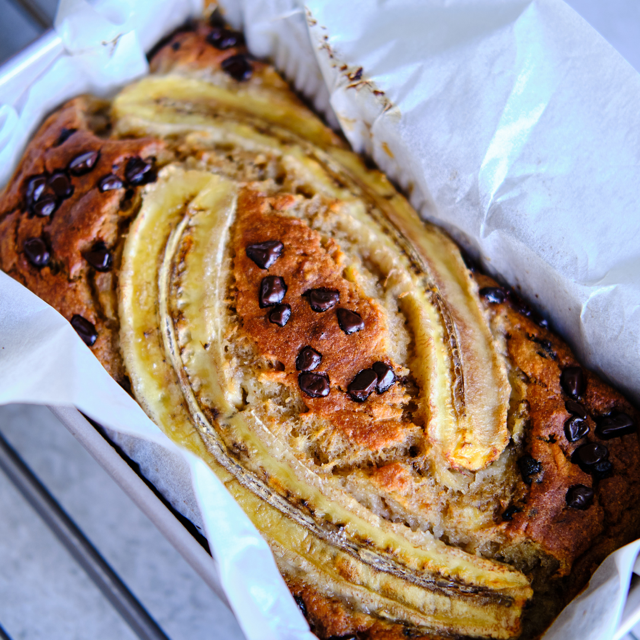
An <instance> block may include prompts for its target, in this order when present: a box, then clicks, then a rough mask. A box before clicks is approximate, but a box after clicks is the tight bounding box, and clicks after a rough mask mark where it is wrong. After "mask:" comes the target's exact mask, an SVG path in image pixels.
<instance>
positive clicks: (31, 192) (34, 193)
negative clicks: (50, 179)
mask: <svg viewBox="0 0 640 640" xmlns="http://www.w3.org/2000/svg"><path fill="white" fill-rule="evenodd" d="M46 186H47V176H46V175H39V176H34V177H33V178H30V179H29V181H28V182H27V189H26V198H27V206H28V207H29V208H32V207H33V205H34V203H36V202H37V201H38V200H39V199H40V196H41V195H42V192H43V191H44V189H45V187H46Z"/></svg>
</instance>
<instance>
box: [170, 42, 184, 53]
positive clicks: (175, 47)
mask: <svg viewBox="0 0 640 640" xmlns="http://www.w3.org/2000/svg"><path fill="white" fill-rule="evenodd" d="M181 46H182V45H181V44H180V43H179V42H174V43H172V45H171V48H172V49H173V50H174V51H178V50H179V49H180V47H181Z"/></svg>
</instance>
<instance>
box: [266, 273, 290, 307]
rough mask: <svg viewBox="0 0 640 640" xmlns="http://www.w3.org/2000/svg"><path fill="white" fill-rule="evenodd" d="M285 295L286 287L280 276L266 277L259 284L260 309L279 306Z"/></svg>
mask: <svg viewBox="0 0 640 640" xmlns="http://www.w3.org/2000/svg"><path fill="white" fill-rule="evenodd" d="M285 293H287V285H286V284H285V283H284V279H283V278H281V277H280V276H267V277H266V278H262V282H261V283H260V308H261V309H264V308H265V307H273V306H274V305H276V304H280V303H281V302H282V300H283V298H284V295H285Z"/></svg>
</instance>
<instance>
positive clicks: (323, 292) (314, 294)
mask: <svg viewBox="0 0 640 640" xmlns="http://www.w3.org/2000/svg"><path fill="white" fill-rule="evenodd" d="M302 295H304V296H306V297H307V299H308V300H309V304H310V305H311V308H312V309H313V310H314V311H317V312H318V313H322V312H323V311H329V309H332V308H333V307H335V306H336V305H337V304H338V302H340V293H339V292H338V291H337V290H336V289H327V288H326V287H320V288H318V289H309V291H307V292H305V293H303V294H302Z"/></svg>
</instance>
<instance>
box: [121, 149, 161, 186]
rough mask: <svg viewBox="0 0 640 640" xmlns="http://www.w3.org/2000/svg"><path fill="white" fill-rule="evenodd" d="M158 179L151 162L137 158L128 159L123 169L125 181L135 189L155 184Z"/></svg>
mask: <svg viewBox="0 0 640 640" xmlns="http://www.w3.org/2000/svg"><path fill="white" fill-rule="evenodd" d="M157 177H158V175H157V173H156V170H155V168H154V166H153V161H152V160H143V159H142V158H139V157H138V156H134V157H133V158H129V159H128V160H127V164H126V166H125V168H124V178H125V180H126V181H127V182H128V183H129V184H130V185H133V186H135V187H137V186H140V185H142V184H149V183H150V182H155V181H156V178H157Z"/></svg>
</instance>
